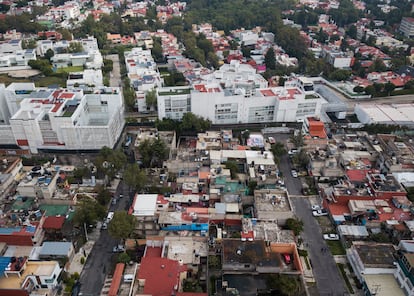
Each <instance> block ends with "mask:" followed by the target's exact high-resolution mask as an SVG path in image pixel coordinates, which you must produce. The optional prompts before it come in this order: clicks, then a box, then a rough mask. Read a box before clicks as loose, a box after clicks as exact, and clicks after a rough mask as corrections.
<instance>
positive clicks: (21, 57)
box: [0, 49, 36, 67]
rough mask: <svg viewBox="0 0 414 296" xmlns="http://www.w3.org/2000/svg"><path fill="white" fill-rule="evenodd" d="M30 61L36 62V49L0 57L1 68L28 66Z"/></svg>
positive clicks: (18, 51)
mask: <svg viewBox="0 0 414 296" xmlns="http://www.w3.org/2000/svg"><path fill="white" fill-rule="evenodd" d="M30 60H36V52H35V50H34V49H23V50H17V51H16V52H15V53H10V54H3V55H1V56H0V67H13V66H28V64H29V61H30Z"/></svg>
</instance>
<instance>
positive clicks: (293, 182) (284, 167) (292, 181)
mask: <svg viewBox="0 0 414 296" xmlns="http://www.w3.org/2000/svg"><path fill="white" fill-rule="evenodd" d="M290 162H291V161H290V158H289V155H288V154H285V155H283V156H282V157H281V158H280V162H279V170H280V171H281V172H282V174H283V177H284V181H285V186H286V189H287V191H288V192H289V194H290V195H301V194H302V183H301V181H300V178H294V177H292V173H291V171H292V168H291V165H290Z"/></svg>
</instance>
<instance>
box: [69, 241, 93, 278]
mask: <svg viewBox="0 0 414 296" xmlns="http://www.w3.org/2000/svg"><path fill="white" fill-rule="evenodd" d="M94 244H95V241H92V240H89V241H87V242H86V243H85V244H84V245H83V246H82V247H81V248H80V249H79V252H77V253H76V254H75V256H74V257H73V259H72V261H71V262H70V265H69V268H68V269H67V272H68V273H70V274H74V273H75V272H77V273H78V274H79V275H80V274H81V273H82V270H83V268H84V266H85V263H86V259H87V258H88V256H89V254H90V252H91V251H92V248H93V245H94ZM81 258H85V261H84V264H82V263H81Z"/></svg>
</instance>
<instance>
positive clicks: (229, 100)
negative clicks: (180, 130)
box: [157, 82, 327, 124]
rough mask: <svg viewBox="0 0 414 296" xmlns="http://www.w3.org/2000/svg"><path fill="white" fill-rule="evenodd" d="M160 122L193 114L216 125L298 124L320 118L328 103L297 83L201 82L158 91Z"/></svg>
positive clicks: (311, 90)
mask: <svg viewBox="0 0 414 296" xmlns="http://www.w3.org/2000/svg"><path fill="white" fill-rule="evenodd" d="M157 97H158V98H157V100H158V117H159V119H163V118H171V119H181V118H182V116H183V115H184V114H185V113H186V112H192V113H194V114H196V115H199V116H202V117H204V118H207V119H209V120H211V121H212V123H213V124H237V123H258V122H296V121H299V120H304V119H305V118H306V117H309V116H318V115H319V114H320V112H321V109H322V106H323V105H324V104H326V103H327V102H326V101H325V99H323V98H322V97H321V96H320V95H318V94H317V93H315V92H314V91H313V88H312V89H306V90H305V89H304V87H303V85H301V84H299V83H297V82H291V83H287V84H286V85H285V86H284V87H271V88H270V87H266V88H256V87H255V85H254V82H251V83H250V84H249V83H247V82H246V83H243V85H238V87H237V88H223V87H222V85H221V84H218V83H216V82H214V83H198V84H194V85H193V86H192V87H191V88H190V87H170V88H159V89H157Z"/></svg>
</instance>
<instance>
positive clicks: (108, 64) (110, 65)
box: [102, 59, 114, 74]
mask: <svg viewBox="0 0 414 296" xmlns="http://www.w3.org/2000/svg"><path fill="white" fill-rule="evenodd" d="M103 63H104V65H103V67H102V72H104V73H105V74H106V73H109V72H111V71H112V70H113V69H114V62H113V61H112V60H109V59H104V60H103Z"/></svg>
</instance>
